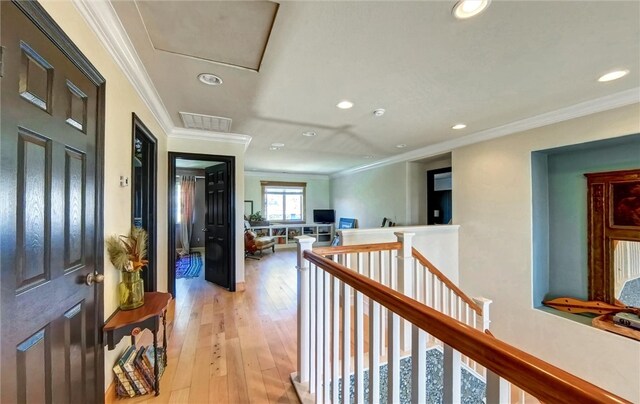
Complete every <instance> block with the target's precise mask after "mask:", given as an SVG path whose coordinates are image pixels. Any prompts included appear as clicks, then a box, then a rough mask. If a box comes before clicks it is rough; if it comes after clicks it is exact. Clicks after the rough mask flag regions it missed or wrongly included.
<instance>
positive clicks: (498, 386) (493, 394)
mask: <svg viewBox="0 0 640 404" xmlns="http://www.w3.org/2000/svg"><path fill="white" fill-rule="evenodd" d="M509 402H511V384H510V383H509V382H508V381H506V380H505V379H503V378H501V377H500V376H498V375H497V374H495V373H493V372H492V371H490V370H489V369H487V401H486V403H487V404H508V403H509ZM523 402H524V401H523Z"/></svg>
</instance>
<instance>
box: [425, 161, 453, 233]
mask: <svg viewBox="0 0 640 404" xmlns="http://www.w3.org/2000/svg"><path fill="white" fill-rule="evenodd" d="M451 191H452V176H451V167H445V168H439V169H436V170H429V171H427V224H450V223H451V215H452V205H453V204H452V192H451Z"/></svg>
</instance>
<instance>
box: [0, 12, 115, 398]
mask: <svg viewBox="0 0 640 404" xmlns="http://www.w3.org/2000/svg"><path fill="white" fill-rule="evenodd" d="M1 3H2V4H1V6H0V7H1V8H0V13H1V21H0V23H1V26H2V32H1V38H2V46H3V48H4V49H3V57H2V65H3V75H2V78H1V79H0V93H1V100H0V101H1V103H2V116H1V120H2V123H1V143H0V149H1V155H2V170H1V176H0V181H1V187H0V189H1V191H2V192H1V193H0V194H1V196H0V198H1V199H2V216H1V235H0V240H1V245H2V258H1V262H2V271H1V285H2V290H1V302H0V303H1V305H2V308H1V315H2V321H1V330H2V335H1V338H2V341H1V344H0V349H1V355H2V364H1V366H2V369H1V379H2V382H1V388H2V392H1V399H0V401H1V402H2V403H52V402H56V403H63V402H67V403H90V402H95V401H102V400H103V396H101V395H96V391H97V390H99V388H97V387H98V386H102V384H103V379H102V380H101V378H102V377H103V376H102V374H103V372H102V370H101V368H102V364H101V362H102V361H101V359H100V353H101V350H100V349H99V347H98V345H97V332H98V324H97V321H99V320H100V317H99V316H98V317H96V304H98V306H97V307H98V308H100V305H99V301H98V300H97V298H96V296H100V291H101V285H100V286H97V285H92V286H88V285H87V284H86V283H85V280H86V277H87V274H90V273H91V274H93V273H94V272H95V271H102V268H101V266H102V265H101V257H102V254H101V253H99V252H98V251H97V249H102V245H100V246H96V244H97V243H98V242H101V241H100V240H101V236H100V235H99V234H98V233H97V232H101V226H102V224H101V222H100V214H99V213H98V212H99V210H98V209H100V207H101V206H100V199H101V195H100V193H101V191H100V190H101V179H100V176H99V175H98V173H100V172H101V171H100V170H101V168H100V164H101V159H100V158H99V156H100V155H101V154H100V152H99V142H98V139H99V134H98V133H99V131H100V130H101V124H100V122H99V121H100V119H101V118H100V117H101V116H102V114H101V113H99V111H100V109H101V108H102V102H101V101H100V100H101V98H100V97H101V91H102V89H103V87H101V85H100V84H99V83H98V82H96V77H95V76H93V77H92V78H90V74H87V71H88V70H87V69H85V70H84V72H83V71H82V70H80V69H79V68H78V67H77V66H78V59H76V58H73V56H77V55H78V54H79V52H78V51H77V49H76V48H75V47H74V46H73V45H72V44H70V42H69V41H68V39H66V41H64V40H61V41H60V42H59V41H58V39H59V38H60V35H62V34H60V35H57V37H56V35H53V36H52V35H50V34H49V33H48V34H47V35H45V33H44V32H43V31H42V30H41V29H44V30H47V29H53V30H54V31H55V30H58V31H56V32H58V33H59V28H58V27H57V26H56V25H55V24H53V23H51V21H50V20H48V19H47V18H48V17H46V13H44V12H43V10H42V9H41V8H39V6H37V4H35V5H34V4H33V3H31V4H26V5H23V6H21V8H25V7H26V8H25V12H28V11H29V10H31V11H34V10H35V11H37V12H36V13H34V14H33V15H35V17H33V18H34V21H36V22H35V23H34V22H32V20H31V19H30V18H28V17H27V16H26V15H25V12H23V11H22V10H21V9H20V8H19V7H18V6H16V5H15V4H13V3H10V2H7V1H2V2H1ZM29 3H30V2H29ZM45 20H46V21H45ZM43 22H44V23H43ZM35 24H38V26H36V25H35ZM43 24H44V25H43ZM50 38H52V39H50ZM54 40H55V43H54ZM62 42H64V43H62ZM58 46H60V48H59V47H58ZM61 48H62V49H65V53H66V55H65V53H63V52H62V51H61ZM73 52H76V54H75V55H73V54H72V53H73ZM67 55H69V56H67ZM71 58H73V59H74V60H73V61H72V59H71ZM85 63H86V60H85ZM84 66H85V67H86V66H89V65H86V64H85V65H84ZM90 67H92V66H90ZM89 70H90V69H89ZM102 82H104V80H102ZM100 310H101V309H100Z"/></svg>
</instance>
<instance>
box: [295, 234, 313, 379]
mask: <svg viewBox="0 0 640 404" xmlns="http://www.w3.org/2000/svg"><path fill="white" fill-rule="evenodd" d="M315 241H316V239H315V238H313V237H309V236H298V237H296V243H297V248H298V254H297V259H298V261H297V265H296V269H297V270H298V382H300V383H307V382H308V381H309V352H310V351H309V310H310V308H309V302H310V297H309V262H308V261H307V260H305V259H304V256H303V254H304V252H305V251H307V250H311V249H312V248H313V243H314V242H315Z"/></svg>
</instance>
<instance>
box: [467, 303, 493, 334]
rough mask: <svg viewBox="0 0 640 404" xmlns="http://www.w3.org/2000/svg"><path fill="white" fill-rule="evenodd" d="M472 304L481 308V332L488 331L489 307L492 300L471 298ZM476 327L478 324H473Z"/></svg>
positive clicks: (489, 322) (489, 321)
mask: <svg viewBox="0 0 640 404" xmlns="http://www.w3.org/2000/svg"><path fill="white" fill-rule="evenodd" d="M472 299H473V301H474V302H476V304H477V305H478V306H480V307H481V308H482V319H481V320H480V321H482V331H484V330H488V329H489V324H491V318H490V317H489V306H490V305H491V303H493V300H490V299H485V298H484V297H473V298H472ZM474 325H475V326H476V327H477V326H478V324H474Z"/></svg>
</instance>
